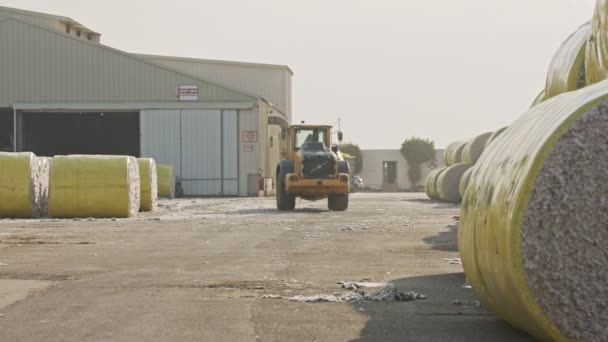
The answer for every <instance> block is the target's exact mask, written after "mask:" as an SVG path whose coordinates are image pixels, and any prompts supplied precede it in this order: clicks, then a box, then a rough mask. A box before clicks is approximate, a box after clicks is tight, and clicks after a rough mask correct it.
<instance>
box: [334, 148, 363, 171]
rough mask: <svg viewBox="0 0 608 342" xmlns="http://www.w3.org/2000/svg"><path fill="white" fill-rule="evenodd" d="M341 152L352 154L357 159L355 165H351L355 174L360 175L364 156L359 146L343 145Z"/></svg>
mask: <svg viewBox="0 0 608 342" xmlns="http://www.w3.org/2000/svg"><path fill="white" fill-rule="evenodd" d="M340 151H342V153H346V154H350V155H351V156H352V157H354V158H355V165H351V167H352V168H353V173H354V174H359V173H360V172H361V170H363V154H362V153H361V149H360V148H359V145H355V144H342V145H340Z"/></svg>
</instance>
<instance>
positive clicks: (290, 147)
mask: <svg viewBox="0 0 608 342" xmlns="http://www.w3.org/2000/svg"><path fill="white" fill-rule="evenodd" d="M330 146H331V126H309V125H295V126H290V127H289V128H288V129H285V130H283V132H282V134H281V142H280V151H281V152H280V153H281V159H288V160H295V159H296V153H297V152H298V151H300V150H301V149H305V150H313V151H314V150H319V151H323V150H325V149H326V148H328V147H330Z"/></svg>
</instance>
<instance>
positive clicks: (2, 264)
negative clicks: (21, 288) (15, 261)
mask: <svg viewBox="0 0 608 342" xmlns="http://www.w3.org/2000/svg"><path fill="white" fill-rule="evenodd" d="M0 266H8V264H4V263H1V262H0Z"/></svg>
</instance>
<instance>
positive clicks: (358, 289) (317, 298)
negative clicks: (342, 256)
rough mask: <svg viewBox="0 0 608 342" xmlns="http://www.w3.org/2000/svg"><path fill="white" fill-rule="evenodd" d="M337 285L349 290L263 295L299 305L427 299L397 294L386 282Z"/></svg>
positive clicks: (410, 294)
mask: <svg viewBox="0 0 608 342" xmlns="http://www.w3.org/2000/svg"><path fill="white" fill-rule="evenodd" d="M338 284H340V285H342V288H344V289H347V290H350V291H349V292H344V293H342V294H340V293H339V292H336V293H334V294H333V295H327V294H319V295H313V296H302V295H298V296H293V297H283V296H277V295H263V296H262V298H266V299H287V300H289V301H292V302H301V303H342V302H346V303H353V302H389V301H397V302H410V301H415V300H421V299H426V298H427V297H426V296H425V295H423V294H421V293H417V292H414V291H409V292H405V293H404V292H399V291H397V288H396V287H395V285H394V284H393V283H388V282H371V281H368V282H346V281H342V282H339V283H338Z"/></svg>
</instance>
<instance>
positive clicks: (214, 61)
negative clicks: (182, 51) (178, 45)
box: [135, 54, 293, 75]
mask: <svg viewBox="0 0 608 342" xmlns="http://www.w3.org/2000/svg"><path fill="white" fill-rule="evenodd" d="M135 55H137V56H141V57H143V58H147V59H149V58H153V59H164V60H173V61H179V62H183V61H187V62H196V63H208V64H222V65H234V66H242V67H253V68H268V69H282V70H287V71H289V72H290V73H291V75H293V70H291V68H290V67H289V66H288V65H283V64H267V63H251V62H237V61H223V60H217V59H202V58H192V57H176V56H162V55H148V54H135Z"/></svg>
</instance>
